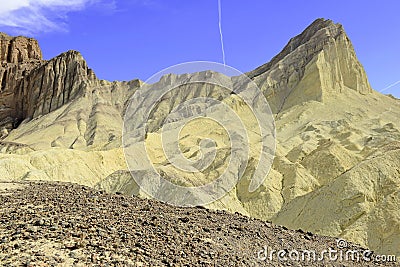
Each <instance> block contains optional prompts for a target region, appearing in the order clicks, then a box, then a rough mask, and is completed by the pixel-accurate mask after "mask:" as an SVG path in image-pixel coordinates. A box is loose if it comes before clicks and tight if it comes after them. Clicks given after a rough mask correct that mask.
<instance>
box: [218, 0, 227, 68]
mask: <svg viewBox="0 0 400 267" xmlns="http://www.w3.org/2000/svg"><path fill="white" fill-rule="evenodd" d="M221 14H222V12H221V0H218V18H219V35H220V36H221V48H222V60H223V62H224V66H226V62H225V49H224V36H223V35H222V25H221V22H222V15H221Z"/></svg>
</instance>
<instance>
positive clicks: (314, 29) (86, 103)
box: [0, 20, 400, 256]
mask: <svg viewBox="0 0 400 267" xmlns="http://www.w3.org/2000/svg"><path fill="white" fill-rule="evenodd" d="M61 58H69V60H70V61H69V64H70V65H71V66H75V65H74V62H80V61H81V60H83V59H82V58H81V56H80V55H77V54H75V53H72V54H71V53H70V54H67V55H62V56H61ZM65 60H66V59H64V61H65ZM64 61H63V60H60V58H59V59H55V60H54V61H52V62H59V66H60V68H59V71H60V72H61V73H62V72H63V71H64V66H65V64H64V63H63V62H64ZM54 64H55V63H54ZM43 66H44V67H43ZM43 66H42V68H43V69H46V68H49V65H43ZM80 66H82V65H80ZM79 70H80V71H81V72H82V74H83V73H86V76H84V77H81V79H80V80H79V83H78V85H77V84H74V85H73V86H67V87H66V88H71V90H72V91H73V92H76V93H74V94H71V96H72V95H73V97H69V98H65V100H64V98H57V101H56V100H53V101H52V100H51V99H50V100H49V99H48V95H47V94H44V95H41V97H39V98H37V102H36V103H35V107H36V106H38V107H42V109H41V111H40V112H36V110H37V109H35V108H33V106H32V107H30V108H29V109H27V114H28V113H29V116H31V118H25V120H24V121H22V123H21V124H20V125H19V126H18V127H17V128H16V129H13V130H11V131H8V132H7V133H4V136H3V140H2V141H1V142H0V177H1V178H2V179H3V180H21V179H28V180H29V179H32V180H58V181H69V182H76V183H80V184H84V185H89V186H94V187H96V188H99V189H103V190H106V191H110V192H117V191H120V192H125V193H128V194H133V195H138V196H141V197H148V195H147V194H146V192H143V191H142V190H141V189H140V188H139V186H138V185H137V183H136V182H135V181H134V179H133V178H132V176H131V175H130V173H129V171H128V170H127V166H126V162H125V157H124V153H123V150H122V148H121V135H122V124H123V115H124V113H125V108H126V104H127V101H128V99H129V98H130V97H131V96H132V95H133V94H134V93H136V92H137V91H138V90H141V89H143V88H147V87H146V86H152V85H144V84H143V83H141V82H140V81H137V80H136V81H132V82H114V83H111V82H107V81H99V80H97V79H96V78H95V76H94V74H91V73H90V71H88V69H87V67H86V65H84V68H83V69H79ZM32 73H33V74H32V75H33V76H31V77H34V78H35V79H39V78H40V77H41V76H40V73H39V72H38V71H33V72H32ZM44 73H45V72H44ZM206 74H207V75H210V77H213V76H215V77H217V78H220V79H226V80H229V79H230V78H229V77H221V76H218V75H217V74H215V73H212V72H208V73H206ZM195 75H200V74H194V76H195ZM44 76H45V77H47V76H46V75H44ZM248 76H249V77H250V78H252V80H253V81H254V82H255V83H256V84H257V85H258V86H259V87H260V89H261V90H262V93H263V94H264V96H265V97H266V99H267V100H268V101H269V103H270V106H271V108H272V110H273V112H274V114H273V115H274V118H275V125H276V139H277V140H276V142H277V144H276V145H277V147H276V153H275V159H274V162H273V165H272V168H271V170H270V172H269V174H268V176H267V177H266V179H265V180H264V182H263V184H262V185H261V186H260V187H259V188H258V189H257V190H256V191H254V192H249V190H248V188H249V184H250V178H251V176H252V174H253V172H254V169H255V168H256V165H257V163H258V162H257V160H258V159H259V156H260V155H259V153H260V149H259V148H260V141H261V140H260V133H259V132H257V122H256V121H255V119H254V116H252V115H251V112H250V111H249V109H248V107H246V105H244V103H243V102H242V101H241V100H240V98H239V97H238V96H237V95H235V94H226V95H218V94H216V93H215V92H216V91H215V88H214V89H213V88H210V87H207V88H205V87H204V88H203V87H201V86H200V87H198V88H196V90H193V93H192V94H191V95H190V96H189V95H187V94H175V95H171V96H169V97H166V98H165V99H164V100H163V101H161V102H160V103H159V109H157V111H156V112H155V113H154V114H153V120H152V121H151V123H150V131H149V133H148V135H147V138H146V148H147V152H148V155H147V156H148V157H149V159H150V160H151V162H152V163H153V164H154V166H155V167H156V169H157V170H158V171H159V172H160V173H162V174H163V175H164V176H165V177H166V178H167V179H169V180H171V181H172V182H174V183H177V184H181V185H186V186H190V185H201V184H204V183H207V182H209V181H212V180H213V179H215V178H216V177H218V176H219V175H220V173H221V172H223V170H224V168H225V167H226V164H227V161H228V160H229V155H230V153H229V145H230V143H229V136H228V135H227V133H226V131H225V130H224V128H223V127H220V126H219V125H218V124H216V123H215V122H213V121H210V120H205V119H203V120H200V119H199V120H198V121H193V122H191V123H188V124H187V125H186V126H185V127H184V128H183V129H182V131H181V132H180V135H179V147H180V149H181V151H182V153H183V155H184V156H185V157H187V158H189V159H192V160H194V159H197V158H198V157H200V156H201V155H200V147H199V142H200V140H201V139H204V138H210V139H213V140H214V141H215V144H216V151H217V153H216V156H215V159H214V161H213V165H212V167H211V168H207V169H205V171H203V172H201V173H198V174H197V175H196V176H193V175H191V174H188V173H186V172H184V171H182V170H179V169H176V168H174V167H173V166H172V165H171V164H170V163H169V162H168V158H167V157H166V156H165V154H164V152H163V147H162V145H161V144H162V142H161V141H162V140H161V134H162V129H161V125H162V123H163V119H164V118H165V116H167V115H166V114H169V113H170V112H171V110H172V109H173V107H174V106H176V105H177V104H179V103H180V102H182V101H183V100H184V99H187V98H188V97H195V96H210V97H219V96H221V99H222V100H221V101H223V102H224V103H226V104H227V105H228V106H229V107H231V108H232V110H234V112H235V113H236V114H237V115H238V116H239V117H240V118H241V119H242V120H243V122H244V124H245V125H246V128H248V129H254V131H250V132H249V133H248V135H249V140H250V142H249V143H250V153H249V161H248V164H247V168H246V170H245V172H244V175H243V177H242V178H241V180H240V181H239V183H238V184H237V186H236V187H235V188H234V189H233V190H231V191H230V192H229V194H227V195H226V196H225V197H223V198H221V199H219V200H218V201H216V202H214V203H212V204H210V205H209V207H211V208H213V209H225V210H229V211H231V212H240V213H243V214H247V215H249V216H252V217H256V218H261V219H264V220H271V221H273V222H274V223H277V224H281V225H285V226H287V227H289V228H293V229H299V228H301V229H303V230H306V231H311V232H315V233H319V234H323V235H330V236H336V237H343V238H346V239H348V240H350V241H353V242H357V243H359V244H361V245H363V246H367V247H369V248H370V249H372V250H376V251H377V252H378V253H384V254H396V255H398V256H400V172H399V170H400V143H399V142H398V141H399V139H400V121H399V120H398V118H399V117H400V100H398V99H395V98H391V97H388V96H385V95H382V94H380V93H377V92H375V91H373V90H372V89H371V87H370V85H369V83H368V79H367V76H366V74H365V71H364V69H363V67H362V66H361V64H360V63H359V62H358V60H357V57H356V55H355V52H354V50H353V47H352V45H351V42H350V41H349V39H348V37H347V35H346V34H345V32H344V30H343V28H342V26H340V25H335V24H333V23H332V22H330V21H325V20H317V21H316V22H314V23H313V24H312V25H311V26H309V27H308V28H307V29H306V30H305V31H304V32H303V33H302V34H301V35H299V36H297V37H295V38H293V39H291V40H290V42H289V43H288V45H287V46H286V47H285V48H284V49H283V51H282V52H281V53H280V54H279V55H277V56H276V57H275V58H274V59H272V61H271V62H270V63H267V64H266V65H263V66H261V67H259V68H258V69H256V70H254V71H252V72H249V73H248ZM190 77H191V76H190V75H188V74H185V75H183V76H179V75H167V76H165V77H163V78H162V79H161V81H160V83H161V85H162V84H164V83H165V84H168V83H170V82H171V81H172V80H174V79H183V78H190ZM53 78H54V77H53ZM48 80H49V82H50V81H54V80H57V79H52V77H48ZM80 85H82V86H80ZM140 86H142V87H141V88H140ZM26 90H28V87H26ZM74 90H75V91H74ZM213 90H214V91H213ZM67 91H68V90H67ZM72 91H71V92H72ZM55 92H56V94H55V95H58V96H62V95H63V91H62V90H61V91H55ZM33 95H34V94H33ZM35 99H36V98H35ZM63 101H64V102H63ZM46 103H47V104H46ZM49 103H50V104H49ZM54 105H55V106H54ZM52 106H53V107H54V109H53V108H51V107H52ZM43 107H46V108H45V109H43ZM191 108H193V109H191ZM28 110H29V112H28ZM43 110H45V111H46V110H48V111H46V112H43ZM194 110H195V109H194V107H188V111H194ZM170 123H173V122H170ZM230 126H234V124H232V125H230ZM167 136H168V133H167ZM167 141H170V140H167ZM243 145H246V144H243ZM144 157H146V155H141V154H138V155H137V157H136V158H135V160H137V161H138V162H139V163H140V162H144ZM143 166H145V165H143ZM140 171H142V173H143V175H146V171H148V170H147V169H146V168H143V170H140Z"/></svg>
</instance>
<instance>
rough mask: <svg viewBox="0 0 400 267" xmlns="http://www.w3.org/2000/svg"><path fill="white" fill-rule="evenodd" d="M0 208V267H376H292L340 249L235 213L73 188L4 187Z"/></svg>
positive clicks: (46, 185)
mask: <svg viewBox="0 0 400 267" xmlns="http://www.w3.org/2000/svg"><path fill="white" fill-rule="evenodd" d="M0 203H1V208H0V213H1V219H0V266H258V265H261V266H377V265H379V264H378V263H377V262H373V263H372V262H365V261H361V262H358V263H357V262H355V261H346V259H345V257H344V258H343V260H340V256H339V257H338V260H336V261H328V259H329V257H328V255H327V254H326V255H325V256H326V257H325V261H322V262H321V261H307V258H306V259H305V260H304V261H301V258H302V256H301V255H302V254H300V256H299V258H300V260H298V261H297V260H295V261H293V260H290V259H288V258H289V256H288V253H289V252H290V253H292V255H291V256H292V258H294V259H295V258H296V254H294V253H293V252H292V250H293V249H296V250H297V251H299V252H302V251H304V250H306V249H308V250H313V251H316V252H317V253H322V251H323V250H328V249H329V248H331V249H334V250H338V248H337V241H336V240H335V239H334V238H329V237H321V236H316V235H313V234H311V233H304V232H302V231H291V230H287V229H286V228H283V227H278V226H274V225H272V224H271V223H268V222H263V221H260V220H256V219H251V218H248V217H246V216H242V215H240V214H230V213H227V212H223V211H211V210H207V209H204V208H177V207H172V206H169V205H166V204H163V203H160V202H157V201H153V200H143V199H139V198H135V197H129V196H125V195H121V194H107V193H105V192H101V191H96V190H94V189H91V188H88V187H84V186H80V185H75V184H68V183H55V182H54V183H53V182H52V183H50V182H21V183H6V182H3V183H0ZM265 247H268V252H271V250H272V249H275V250H282V249H286V255H284V254H285V252H283V254H281V255H282V256H283V257H284V258H285V259H287V261H284V262H283V261H279V259H278V256H277V254H276V253H274V254H273V257H271V258H267V259H265V256H264V253H260V250H263V251H265ZM349 249H351V250H355V249H358V250H359V251H360V255H362V254H361V252H362V251H363V250H362V249H361V248H357V247H356V246H354V245H352V244H349V245H348V248H347V249H343V250H342V251H343V253H345V252H346V251H347V250H349ZM258 254H260V257H261V259H259V258H258ZM338 255H340V254H338ZM267 256H268V255H267ZM317 256H320V254H317ZM382 265H383V264H382ZM387 265H388V266H396V264H395V263H391V264H387Z"/></svg>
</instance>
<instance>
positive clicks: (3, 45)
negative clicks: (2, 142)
mask: <svg viewBox="0 0 400 267" xmlns="http://www.w3.org/2000/svg"><path fill="white" fill-rule="evenodd" d="M0 62H1V66H0V85H1V87H0V127H3V128H4V129H7V130H6V131H8V130H10V129H12V128H13V127H14V126H15V124H16V123H17V122H18V119H17V116H16V108H15V104H16V102H17V99H16V98H15V91H16V88H17V87H18V86H19V84H20V82H21V80H22V79H23V78H24V77H25V76H26V75H27V74H28V73H29V72H30V71H31V70H32V69H34V68H36V67H38V66H40V65H41V64H42V62H43V60H42V52H41V50H40V48H39V45H38V42H37V41H36V40H35V39H31V38H25V37H21V36H20V37H11V36H8V35H7V34H4V33H0Z"/></svg>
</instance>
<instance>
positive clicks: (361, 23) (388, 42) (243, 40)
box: [0, 0, 400, 97]
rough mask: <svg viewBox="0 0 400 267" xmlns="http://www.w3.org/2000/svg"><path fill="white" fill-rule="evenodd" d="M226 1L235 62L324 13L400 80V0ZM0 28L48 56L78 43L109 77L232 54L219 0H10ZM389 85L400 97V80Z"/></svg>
mask: <svg viewBox="0 0 400 267" xmlns="http://www.w3.org/2000/svg"><path fill="white" fill-rule="evenodd" d="M302 2H305V3H302ZM221 4H222V28H223V35H224V41H225V54H226V63H227V64H228V65H230V66H232V67H234V68H236V69H238V70H240V71H242V72H246V71H250V70H252V69H254V68H256V67H258V66H259V65H262V64H264V63H266V62H268V61H269V60H270V59H271V58H272V57H273V56H274V55H276V54H277V53H278V52H279V51H280V50H281V49H282V48H283V47H284V46H285V44H286V43H287V42H288V40H289V39H290V38H291V37H294V36H295V35H297V34H299V33H300V32H301V31H302V30H304V28H305V27H307V26H308V25H309V24H310V23H311V22H312V21H314V20H315V19H316V18H319V17H323V18H329V19H332V20H333V21H335V22H339V23H341V24H343V26H344V28H345V30H346V32H347V34H348V35H349V37H350V39H351V41H352V42H353V45H354V47H355V50H356V53H357V55H358V58H359V60H360V61H361V63H362V64H363V65H364V67H365V69H366V71H367V74H368V77H369V80H370V82H371V85H372V86H373V88H374V89H375V90H378V91H380V90H382V89H384V88H386V87H388V86H389V85H391V84H395V83H396V82H397V81H399V80H400V66H399V65H400V53H399V43H400V20H399V19H398V17H399V11H400V2H399V1H380V2H378V1H370V2H369V1H358V0H354V1H349V0H347V1H340V0H339V1H334V2H333V1H329V2H325V1H265V0H264V1H263V0H254V1H251V0H250V1H245V0H221ZM0 31H4V32H7V33H9V34H14V35H15V34H24V35H29V36H32V37H35V38H37V39H38V40H39V43H40V45H41V47H42V50H43V54H44V57H45V58H46V59H50V58H52V57H54V56H56V55H58V54H60V53H62V52H64V51H67V50H71V49H73V50H78V51H80V52H81V53H82V54H83V56H84V57H85V59H86V60H87V62H88V64H89V66H90V67H91V68H92V69H94V71H95V72H96V74H97V76H98V77H99V78H101V79H107V80H131V79H134V78H140V79H142V80H146V79H147V78H149V77H150V76H151V75H153V74H155V73H156V72H158V71H160V70H162V69H164V68H167V67H169V66H171V65H174V64H178V63H182V62H187V61H195V60H206V61H215V62H222V52H221V44H220V35H219V29H218V0H186V1H184V0H115V1H113V0H70V1H62V0H6V3H2V6H1V7H0ZM384 93H391V94H394V95H396V96H397V97H400V82H399V83H398V84H396V85H394V86H393V87H391V88H389V89H387V90H386V91H385V92H384Z"/></svg>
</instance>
